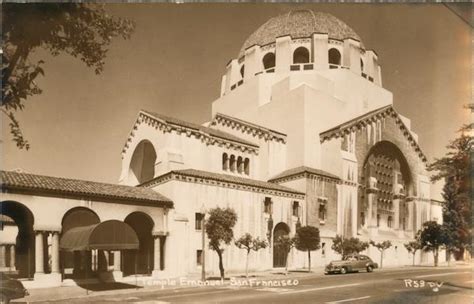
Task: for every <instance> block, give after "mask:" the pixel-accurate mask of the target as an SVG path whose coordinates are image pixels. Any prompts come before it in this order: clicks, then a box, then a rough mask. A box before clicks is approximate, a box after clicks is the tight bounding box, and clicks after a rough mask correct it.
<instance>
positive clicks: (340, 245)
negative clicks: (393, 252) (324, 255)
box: [331, 235, 369, 259]
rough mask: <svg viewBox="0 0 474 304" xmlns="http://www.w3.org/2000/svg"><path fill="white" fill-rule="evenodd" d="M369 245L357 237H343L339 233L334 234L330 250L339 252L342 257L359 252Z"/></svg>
mask: <svg viewBox="0 0 474 304" xmlns="http://www.w3.org/2000/svg"><path fill="white" fill-rule="evenodd" d="M368 247H369V243H368V242H362V241H361V240H359V239H358V238H354V237H351V238H344V237H342V236H340V235H336V237H335V238H334V240H333V243H332V246H331V248H332V250H334V251H335V252H337V253H339V254H340V255H341V256H342V258H343V259H345V258H346V257H347V256H348V255H350V254H354V253H360V252H362V251H364V250H366V249H367V248H368Z"/></svg>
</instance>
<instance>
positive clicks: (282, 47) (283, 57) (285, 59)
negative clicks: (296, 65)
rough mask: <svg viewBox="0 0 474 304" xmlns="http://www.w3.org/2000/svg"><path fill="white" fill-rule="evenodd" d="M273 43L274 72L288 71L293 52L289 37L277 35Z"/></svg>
mask: <svg viewBox="0 0 474 304" xmlns="http://www.w3.org/2000/svg"><path fill="white" fill-rule="evenodd" d="M275 44H276V47H275V55H276V58H275V59H276V63H275V72H276V73H289V72H290V65H291V64H292V63H293V54H292V52H291V37H290V36H283V37H277V38H276V43H275Z"/></svg>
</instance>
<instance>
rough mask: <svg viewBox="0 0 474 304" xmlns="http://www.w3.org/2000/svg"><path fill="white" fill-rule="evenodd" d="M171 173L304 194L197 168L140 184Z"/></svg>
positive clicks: (150, 182)
mask: <svg viewBox="0 0 474 304" xmlns="http://www.w3.org/2000/svg"><path fill="white" fill-rule="evenodd" d="M169 174H177V175H184V176H192V177H197V178H203V179H211V180H216V181H222V182H228V183H234V184H240V185H246V186H253V187H257V188H263V189H268V190H277V191H282V192H287V193H292V194H297V195H304V193H303V192H300V191H297V190H295V189H292V188H289V187H285V186H282V185H279V184H275V183H270V182H266V181H260V180H256V179H251V178H246V177H241V176H235V175H230V174H222V173H214V172H209V171H203V170H196V169H183V170H173V171H170V172H168V173H166V174H163V175H161V176H159V177H156V178H154V179H152V180H150V181H148V182H145V183H143V184H141V185H140V186H143V187H150V186H153V185H154V184H155V183H159V181H160V180H161V179H162V178H164V177H165V176H167V175H169Z"/></svg>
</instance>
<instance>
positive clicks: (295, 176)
mask: <svg viewBox="0 0 474 304" xmlns="http://www.w3.org/2000/svg"><path fill="white" fill-rule="evenodd" d="M302 178H307V179H309V178H313V179H317V180H320V181H325V182H332V183H335V184H343V183H344V182H343V181H342V180H340V179H336V178H331V177H327V176H326V175H321V174H316V173H312V172H308V171H304V172H298V173H295V174H291V175H288V176H284V177H280V178H276V179H272V180H271V182H272V183H286V182H289V181H293V180H297V179H302Z"/></svg>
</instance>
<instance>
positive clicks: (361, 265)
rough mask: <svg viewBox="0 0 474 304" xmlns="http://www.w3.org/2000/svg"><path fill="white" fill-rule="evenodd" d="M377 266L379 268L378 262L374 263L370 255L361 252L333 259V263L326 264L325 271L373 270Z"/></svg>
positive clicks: (343, 272)
mask: <svg viewBox="0 0 474 304" xmlns="http://www.w3.org/2000/svg"><path fill="white" fill-rule="evenodd" d="M375 268H378V264H377V263H374V262H373V261H372V260H371V259H370V258H369V257H368V256H366V255H361V254H353V255H349V256H346V257H345V258H344V259H343V260H341V261H331V263H329V264H328V265H326V268H325V271H324V273H325V274H329V273H341V274H345V273H348V272H354V271H361V270H365V271H367V272H372V271H373V270H374V269H375Z"/></svg>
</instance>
